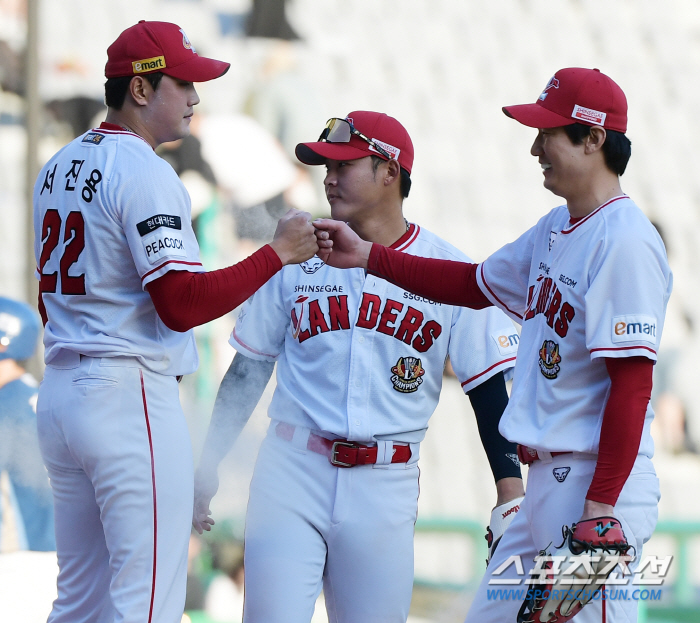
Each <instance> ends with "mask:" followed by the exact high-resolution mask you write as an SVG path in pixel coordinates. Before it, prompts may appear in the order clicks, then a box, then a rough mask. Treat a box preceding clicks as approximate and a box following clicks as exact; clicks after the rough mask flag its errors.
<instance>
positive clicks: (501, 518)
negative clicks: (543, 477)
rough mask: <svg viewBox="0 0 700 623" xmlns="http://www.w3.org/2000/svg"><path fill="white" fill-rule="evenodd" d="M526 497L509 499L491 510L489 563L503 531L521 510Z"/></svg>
mask: <svg viewBox="0 0 700 623" xmlns="http://www.w3.org/2000/svg"><path fill="white" fill-rule="evenodd" d="M524 499H525V498H524V497H518V498H515V499H513V500H509V501H508V502H504V503H503V504H499V505H498V506H496V507H495V508H494V509H493V510H492V511H491V520H490V521H489V525H488V526H486V543H487V544H488V547H489V554H488V558H487V559H486V564H487V565H488V564H489V563H490V562H491V558H493V554H494V552H495V551H496V548H497V547H498V544H499V543H500V542H501V537H502V536H503V533H504V532H505V531H506V528H507V527H508V526H509V525H510V524H511V522H512V521H513V519H514V517H515V515H516V514H517V513H518V511H519V510H520V504H521V503H522V501H523V500H524Z"/></svg>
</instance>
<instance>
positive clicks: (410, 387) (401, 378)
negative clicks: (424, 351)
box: [391, 357, 425, 394]
mask: <svg viewBox="0 0 700 623" xmlns="http://www.w3.org/2000/svg"><path fill="white" fill-rule="evenodd" d="M391 371H392V373H393V374H392V376H391V382H392V383H393V385H394V389H395V390H396V391H397V392H401V393H402V394H411V393H413V392H414V391H416V390H417V389H418V388H419V387H420V385H421V383H422V382H423V379H422V376H423V375H424V374H425V370H424V369H423V364H422V363H421V360H420V359H418V358H417V357H399V360H398V361H397V362H396V365H395V366H394V367H393V368H392V369H391Z"/></svg>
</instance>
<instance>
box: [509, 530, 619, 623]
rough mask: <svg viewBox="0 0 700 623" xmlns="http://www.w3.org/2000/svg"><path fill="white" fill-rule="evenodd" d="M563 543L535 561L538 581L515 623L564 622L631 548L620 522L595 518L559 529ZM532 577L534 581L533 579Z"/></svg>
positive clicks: (604, 579) (582, 605) (602, 586)
mask: <svg viewBox="0 0 700 623" xmlns="http://www.w3.org/2000/svg"><path fill="white" fill-rule="evenodd" d="M562 535H563V537H564V541H563V543H562V544H561V545H560V546H559V547H558V548H557V549H556V550H554V552H553V553H552V554H551V555H550V554H548V553H547V552H546V551H542V552H540V556H538V557H537V558H536V559H535V560H536V561H537V565H536V567H535V569H536V570H537V571H539V582H538V583H536V584H532V585H531V587H530V589H529V590H528V593H527V597H526V598H525V601H524V602H523V605H522V606H521V607H520V612H518V619H517V621H518V623H564V622H565V621H568V620H569V619H571V618H573V617H574V616H575V615H576V614H577V613H578V612H579V611H580V610H581V609H582V608H583V607H584V606H585V605H586V604H587V603H588V602H589V601H590V600H591V599H592V598H593V596H594V595H595V593H596V592H597V591H599V590H601V589H603V588H604V586H605V581H606V580H607V578H608V576H609V575H610V574H611V573H612V571H613V569H614V568H615V567H616V566H617V563H618V562H619V561H620V559H621V557H623V556H625V555H626V554H627V552H628V551H629V550H630V549H631V546H630V545H629V544H628V543H627V539H626V538H625V533H624V532H623V531H622V526H621V525H620V522H619V521H618V520H617V519H615V518H614V517H597V518H595V519H587V520H585V521H579V522H578V523H576V524H573V525H572V526H571V528H569V527H568V526H564V527H563V528H562ZM534 577H535V576H534V574H533V578H534Z"/></svg>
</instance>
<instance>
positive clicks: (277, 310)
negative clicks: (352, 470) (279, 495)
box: [230, 225, 519, 443]
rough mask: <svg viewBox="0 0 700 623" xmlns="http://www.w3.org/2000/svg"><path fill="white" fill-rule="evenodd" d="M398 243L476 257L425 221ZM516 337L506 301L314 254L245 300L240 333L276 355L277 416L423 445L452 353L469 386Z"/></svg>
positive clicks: (502, 366)
mask: <svg viewBox="0 0 700 623" xmlns="http://www.w3.org/2000/svg"><path fill="white" fill-rule="evenodd" d="M393 248H395V249H398V250H400V251H403V252H405V253H411V254H415V255H420V256H424V257H433V258H443V259H450V260H456V261H468V259H467V258H466V256H465V255H464V254H463V253H461V252H460V251H458V250H457V249H455V248H454V247H452V246H451V245H449V244H448V243H446V242H445V241H443V240H441V239H440V238H438V237H437V236H435V235H434V234H431V233H429V232H426V231H425V230H423V229H421V228H420V227H418V226H417V225H410V226H409V228H408V231H407V232H406V234H405V235H404V236H403V237H402V238H401V239H400V240H398V241H397V242H396V243H395V244H394V245H393ZM518 340H519V337H518V333H517V331H516V329H515V327H514V326H513V324H512V323H511V322H510V321H509V320H508V319H507V318H506V317H505V316H504V315H503V314H502V313H501V312H500V311H498V310H495V309H486V310H480V311H474V310H470V309H466V308H461V307H453V306H450V305H443V304H441V303H436V302H434V301H430V300H427V299H424V298H421V297H419V296H416V295H414V294H412V293H410V292H407V291H405V290H403V289H401V288H399V287H397V286H395V285H393V284H391V283H389V282H387V281H384V280H383V279H381V278H379V277H376V276H374V275H367V274H365V271H364V270H362V269H352V270H339V269H335V268H332V267H330V266H327V265H325V264H324V263H323V262H321V260H319V259H318V258H312V259H311V260H309V261H308V262H304V263H303V264H301V265H293V266H286V267H285V268H283V269H282V271H280V272H279V273H277V274H276V275H275V276H274V277H272V279H270V281H268V282H267V283H266V284H265V285H264V286H263V287H262V288H260V290H258V292H256V293H255V294H254V295H253V296H252V297H251V298H250V299H249V300H248V301H247V302H246V304H245V305H244V307H243V308H242V310H241V312H240V314H239V317H238V321H237V323H236V326H235V328H234V330H233V334H232V336H231V339H230V343H231V345H232V346H233V347H234V348H235V349H236V350H238V351H239V352H240V353H242V354H243V355H245V356H247V357H250V358H252V359H258V360H264V361H275V360H277V361H278V365H277V388H276V390H275V394H274V396H273V399H272V403H271V405H270V409H269V415H270V417H271V418H272V419H275V420H280V421H283V422H287V423H289V424H293V425H295V426H303V427H306V428H311V429H316V430H322V431H327V432H329V433H332V434H334V435H338V436H340V437H345V438H347V439H350V440H355V441H372V440H382V439H386V440H389V439H390V440H395V441H402V442H410V443H417V442H420V441H421V440H422V439H423V437H424V435H425V431H426V429H427V426H428V420H429V418H430V416H431V415H432V413H433V411H434V410H435V407H436V405H437V402H438V398H439V394H440V389H441V387H442V376H443V368H444V365H445V359H446V357H447V355H448V354H449V356H450V360H451V362H452V366H453V368H454V371H455V373H456V374H457V377H458V378H459V380H460V382H461V383H462V386H463V389H464V391H465V392H467V391H469V390H471V389H473V388H474V387H476V386H477V385H479V384H481V383H483V382H484V381H485V380H487V379H488V378H490V377H491V376H493V375H494V374H496V373H497V372H500V371H507V370H509V369H510V368H511V367H512V366H513V365H514V360H515V355H516V352H517V345H518Z"/></svg>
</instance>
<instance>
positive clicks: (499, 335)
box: [491, 327, 520, 357]
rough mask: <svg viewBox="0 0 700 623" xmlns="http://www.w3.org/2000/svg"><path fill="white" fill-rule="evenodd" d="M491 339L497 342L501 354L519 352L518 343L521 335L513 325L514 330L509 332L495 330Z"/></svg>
mask: <svg viewBox="0 0 700 623" xmlns="http://www.w3.org/2000/svg"><path fill="white" fill-rule="evenodd" d="M491 339H492V340H493V341H494V342H496V346H497V347H498V352H499V353H500V354H501V356H503V357H505V356H506V355H513V354H515V353H517V352H518V344H519V343H520V335H519V334H518V332H517V331H516V330H515V327H513V330H512V331H509V332H507V333H503V332H495V333H492V334H491Z"/></svg>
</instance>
